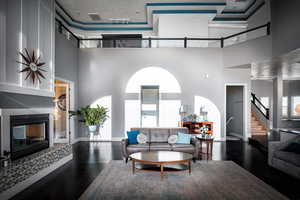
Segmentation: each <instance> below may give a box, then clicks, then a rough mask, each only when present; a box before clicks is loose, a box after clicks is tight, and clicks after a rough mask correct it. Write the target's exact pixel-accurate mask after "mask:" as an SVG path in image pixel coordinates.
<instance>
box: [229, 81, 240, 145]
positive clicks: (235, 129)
mask: <svg viewBox="0 0 300 200" xmlns="http://www.w3.org/2000/svg"><path fill="white" fill-rule="evenodd" d="M244 99H245V97H244V86H241V85H227V86H226V128H225V129H226V140H241V139H243V138H244V135H245V131H244V130H245V123H244V122H245V118H244V117H245V109H244V107H245V102H244Z"/></svg>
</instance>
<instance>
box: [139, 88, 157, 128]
mask: <svg viewBox="0 0 300 200" xmlns="http://www.w3.org/2000/svg"><path fill="white" fill-rule="evenodd" d="M141 103H142V105H141V122H142V123H141V125H142V127H155V126H158V104H159V87H158V86H141Z"/></svg>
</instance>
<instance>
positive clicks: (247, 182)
mask: <svg viewBox="0 0 300 200" xmlns="http://www.w3.org/2000/svg"><path fill="white" fill-rule="evenodd" d="M80 199H81V200H88V199H94V200H96V199H97V200H98V199H99V200H100V199H101V200H111V199H114V200H135V199H141V200H152V199H153V200H154V199H155V200H185V199H188V200H202V199H203V200H210V199H213V200H215V199H222V200H224V199H227V200H235V199H242V200H252V199H253V200H263V199H272V200H273V199H276V200H280V199H287V198H286V197H284V196H283V195H282V194H280V193H279V192H277V191H276V190H274V189H273V188H272V187H270V186H269V185H267V184H266V183H264V182H263V181H261V180H260V179H258V178H256V177H255V176H253V175H252V174H250V173H249V172H247V171H246V170H244V169H243V168H241V167H239V166H238V165H237V164H235V163H234V162H232V161H204V162H197V163H193V164H192V174H191V175H189V174H188V172H187V171H182V172H169V173H166V174H165V177H164V179H163V180H161V179H160V173H158V172H148V171H136V173H135V174H134V175H133V174H132V170H131V163H128V164H125V163H124V162H123V161H111V162H110V163H108V164H107V166H106V167H105V169H103V171H102V172H101V173H100V174H99V175H98V176H97V178H96V179H95V180H94V182H93V183H92V184H91V185H90V186H89V187H88V188H87V190H86V191H85V192H84V193H83V194H82V196H81V197H80Z"/></svg>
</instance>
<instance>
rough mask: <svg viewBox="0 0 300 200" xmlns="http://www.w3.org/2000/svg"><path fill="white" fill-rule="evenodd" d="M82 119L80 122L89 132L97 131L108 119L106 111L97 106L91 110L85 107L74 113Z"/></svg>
mask: <svg viewBox="0 0 300 200" xmlns="http://www.w3.org/2000/svg"><path fill="white" fill-rule="evenodd" d="M71 114H77V115H79V116H81V117H82V120H81V121H82V122H83V123H84V124H85V125H86V126H87V127H88V129H89V131H90V132H96V131H97V129H98V128H99V127H100V126H102V125H103V124H104V122H105V121H106V120H107V118H108V109H107V108H104V107H102V106H99V105H98V104H97V106H96V107H95V108H92V107H90V106H85V107H82V108H80V109H79V110H78V111H77V112H76V113H74V112H73V113H71Z"/></svg>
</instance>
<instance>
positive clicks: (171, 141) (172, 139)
mask: <svg viewBox="0 0 300 200" xmlns="http://www.w3.org/2000/svg"><path fill="white" fill-rule="evenodd" d="M177 138H178V136H177V135H170V136H169V138H168V143H169V144H175V143H176V142H177Z"/></svg>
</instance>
